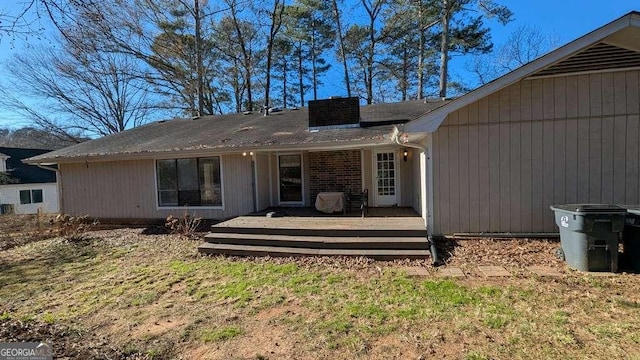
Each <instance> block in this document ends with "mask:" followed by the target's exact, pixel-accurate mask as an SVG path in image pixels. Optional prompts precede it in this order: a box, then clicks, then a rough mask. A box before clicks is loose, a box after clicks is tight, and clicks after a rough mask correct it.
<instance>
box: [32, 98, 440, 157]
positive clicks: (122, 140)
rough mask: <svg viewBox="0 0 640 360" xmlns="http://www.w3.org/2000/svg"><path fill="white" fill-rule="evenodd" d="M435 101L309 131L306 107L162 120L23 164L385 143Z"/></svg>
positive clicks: (380, 108) (382, 107)
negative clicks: (394, 128)
mask: <svg viewBox="0 0 640 360" xmlns="http://www.w3.org/2000/svg"><path fill="white" fill-rule="evenodd" d="M443 103H445V102H443V101H442V100H437V101H425V100H415V101H405V102H400V103H392V104H374V105H367V106H362V107H361V109H360V118H361V123H360V124H361V127H355V128H341V129H324V130H319V131H309V128H308V125H309V123H308V109H307V108H300V109H298V110H293V109H285V110H283V111H281V112H274V113H271V114H269V116H266V117H265V116H263V115H262V114H260V113H252V114H248V115H243V114H227V115H216V116H203V117H200V118H197V119H172V120H163V121H158V122H154V123H150V124H147V125H143V126H140V127H137V128H133V129H130V130H127V131H124V132H121V133H118V134H113V135H109V136H105V137H103V138H99V139H95V140H91V141H87V142H84V143H80V144H77V145H73V146H70V147H66V148H63V149H60V150H56V151H53V152H50V153H47V154H44V155H40V156H35V157H33V158H30V159H29V160H28V162H29V163H60V162H77V161H90V160H100V159H102V160H115V159H122V160H124V159H141V158H158V157H167V156H176V155H187V154H191V155H199V154H211V153H212V152H215V153H229V152H238V151H261V150H269V151H272V150H302V149H323V148H325V149H326V148H335V147H341V148H355V147H361V146H367V145H378V144H388V143H391V137H390V134H391V130H392V127H391V124H401V123H406V122H408V121H410V120H413V119H415V118H417V117H418V116H420V115H422V114H424V113H425V112H428V111H430V110H432V109H434V108H437V107H439V106H441V105H442V104H443Z"/></svg>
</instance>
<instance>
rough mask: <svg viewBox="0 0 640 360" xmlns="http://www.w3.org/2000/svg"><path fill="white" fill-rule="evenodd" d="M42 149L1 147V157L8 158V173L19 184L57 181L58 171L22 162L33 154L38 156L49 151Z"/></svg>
mask: <svg viewBox="0 0 640 360" xmlns="http://www.w3.org/2000/svg"><path fill="white" fill-rule="evenodd" d="M49 151H50V150H42V149H24V148H7V147H0V157H2V156H3V155H4V157H5V158H7V160H6V161H7V174H8V175H9V176H10V177H11V178H13V179H15V180H16V181H17V183H18V184H40V183H54V182H56V173H55V172H54V171H51V170H45V169H42V168H39V167H37V166H35V165H28V164H25V163H23V162H22V160H23V159H27V158H30V157H33V156H38V155H41V154H44V153H47V152H49Z"/></svg>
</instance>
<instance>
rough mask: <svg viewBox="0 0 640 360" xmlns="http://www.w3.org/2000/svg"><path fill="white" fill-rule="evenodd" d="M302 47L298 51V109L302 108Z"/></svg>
mask: <svg viewBox="0 0 640 360" xmlns="http://www.w3.org/2000/svg"><path fill="white" fill-rule="evenodd" d="M302 60H303V59H302V45H300V48H299V49H298V86H299V90H300V107H303V106H304V73H303V71H302Z"/></svg>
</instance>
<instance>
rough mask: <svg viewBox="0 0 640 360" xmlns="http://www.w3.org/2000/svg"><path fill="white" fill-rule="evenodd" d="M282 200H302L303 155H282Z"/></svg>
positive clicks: (280, 160)
mask: <svg viewBox="0 0 640 360" xmlns="http://www.w3.org/2000/svg"><path fill="white" fill-rule="evenodd" d="M279 164H280V170H279V175H280V201H292V202H300V201H302V158H301V155H299V154H296V155H280V156H279Z"/></svg>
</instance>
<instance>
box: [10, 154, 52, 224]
mask: <svg viewBox="0 0 640 360" xmlns="http://www.w3.org/2000/svg"><path fill="white" fill-rule="evenodd" d="M49 151H50V150H41V149H23V148H9V147H0V172H2V173H4V174H5V176H4V177H3V178H4V179H5V181H2V183H1V184H0V204H2V205H3V206H2V207H1V208H2V210H3V212H8V211H9V209H10V208H12V209H13V212H15V213H16V214H35V213H36V212H37V211H38V209H39V208H40V209H42V211H44V212H48V213H56V212H58V186H57V183H56V173H55V170H48V169H43V168H40V167H38V166H36V165H28V164H25V163H23V162H22V160H24V159H26V158H30V157H33V156H37V155H41V154H44V153H47V152H49Z"/></svg>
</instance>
